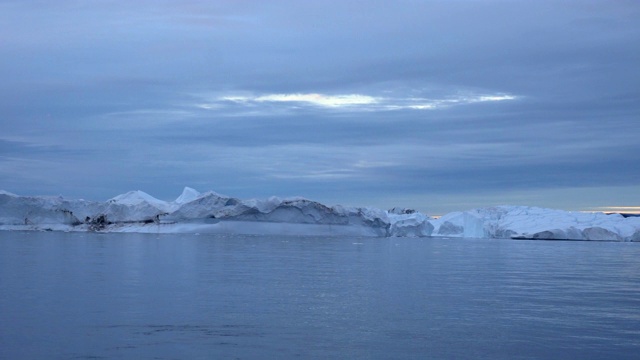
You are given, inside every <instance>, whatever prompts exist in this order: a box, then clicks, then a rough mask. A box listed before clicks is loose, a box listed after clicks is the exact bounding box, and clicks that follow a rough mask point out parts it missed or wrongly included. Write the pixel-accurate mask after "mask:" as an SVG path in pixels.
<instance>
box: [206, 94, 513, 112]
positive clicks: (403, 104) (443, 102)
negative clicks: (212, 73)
mask: <svg viewBox="0 0 640 360" xmlns="http://www.w3.org/2000/svg"><path fill="white" fill-rule="evenodd" d="M515 99H517V97H516V96H514V95H509V94H502V93H498V94H464V95H454V96H448V97H444V98H427V97H389V96H387V97H380V96H371V95H364V94H343V95H328V94H320V93H290V94H283V93H280V94H260V95H226V96H220V97H216V98H214V100H213V101H212V102H211V103H207V104H198V107H200V108H202V109H211V110H214V109H220V108H223V107H224V106H225V104H226V105H227V106H229V105H230V104H229V103H232V104H233V105H235V106H240V107H253V108H255V107H259V106H260V104H267V103H269V104H272V105H279V107H281V108H284V109H287V108H293V107H295V108H300V107H304V106H313V107H316V108H330V109H345V110H349V111H394V110H436V109H443V108H447V107H452V106H459V105H466V104H474V103H484V102H497V101H507V100H515Z"/></svg>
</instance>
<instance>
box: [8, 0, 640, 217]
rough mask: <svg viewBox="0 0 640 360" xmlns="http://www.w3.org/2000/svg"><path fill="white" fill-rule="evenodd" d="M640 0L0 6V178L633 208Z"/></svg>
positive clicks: (83, 185)
mask: <svg viewBox="0 0 640 360" xmlns="http://www.w3.org/2000/svg"><path fill="white" fill-rule="evenodd" d="M638 19H640V2H638V1H635V0H628V1H625V0H606V1H605V0H602V1H590V0H580V1H545V0H535V1H534V0H531V1H515V0H512V1H509V0H451V1H444V0H437V1H436V0H423V1H419V0H399V1H370V0H369V1H353V0H340V1H332V0H328V1H325V0H323V1H299V0H295V1H294V0H283V1H277V0H274V1H264V0H259V1H258V0H256V1H243V0H233V1H226V0H217V1H196V0H181V1H158V0H153V1H151V0H139V1H101V0H96V1H81V0H56V1H48V0H46V1H36V0H15V1H14V0H8V1H7V0H0V34H2V35H1V36H0V79H2V81H0V189H4V190H6V191H10V192H13V193H16V194H20V195H44V194H46V195H63V196H65V197H69V198H84V199H91V200H99V201H104V200H107V199H109V198H111V197H113V196H116V195H118V194H121V193H124V192H127V191H130V190H143V191H145V192H147V193H149V194H151V195H153V196H155V197H157V198H160V199H164V200H172V199H175V198H176V197H177V196H178V195H180V193H181V191H182V189H183V187H184V186H190V187H192V188H195V189H197V190H199V191H207V190H214V191H216V192H218V193H223V194H227V195H230V196H234V197H238V198H242V199H247V198H266V197H269V196H272V195H276V196H282V197H287V196H303V197H306V198H309V199H312V200H317V201H320V202H323V203H325V204H328V205H333V204H343V205H350V206H373V207H378V208H383V209H385V208H390V207H393V206H400V207H410V208H415V209H418V210H421V211H424V212H426V213H429V214H443V213H446V212H449V211H454V210H466V209H471V208H475V207H484V206H493V205H499V204H514V205H531V206H543V207H550V208H558V209H565V210H596V209H604V208H606V207H612V206H617V207H622V206H625V207H634V206H640V22H639V21H638Z"/></svg>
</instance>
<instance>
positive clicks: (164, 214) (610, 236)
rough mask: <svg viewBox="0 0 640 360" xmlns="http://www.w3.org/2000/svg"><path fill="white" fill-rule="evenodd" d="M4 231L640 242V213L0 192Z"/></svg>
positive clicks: (209, 195)
mask: <svg viewBox="0 0 640 360" xmlns="http://www.w3.org/2000/svg"><path fill="white" fill-rule="evenodd" d="M0 229H2V230H46V229H51V230H64V231H110V232H161V233H181V232H202V233H237V234H283V235H284V234H291V235H355V236H376V237H384V236H412V237H424V236H440V237H472V238H522V239H572V240H613V241H640V218H637V217H636V218H634V217H630V218H624V217H623V216H621V215H606V214H603V213H582V212H567V211H561V210H551V209H542V208H535V207H525V206H497V207H490V208H481V209H474V210H469V211H464V212H453V213H450V214H447V215H444V216H442V217H441V218H439V219H433V218H430V217H428V216H426V215H424V214H422V213H419V212H416V211H413V210H410V209H398V208H393V209H391V210H389V211H383V210H378V209H372V208H352V207H343V206H331V207H329V206H325V205H323V204H321V203H318V202H315V201H311V200H307V199H304V198H286V199H281V198H278V197H271V198H268V199H265V200H255V199H252V200H241V199H237V198H232V197H229V196H225V195H221V194H217V193H215V192H213V191H209V192H205V193H199V192H198V191H196V190H194V189H191V188H185V189H184V191H183V192H182V194H181V195H180V196H179V197H178V198H177V199H176V200H174V201H171V202H167V201H162V200H158V199H156V198H154V197H152V196H151V195H149V194H146V193H144V192H142V191H131V192H128V193H126V194H122V195H118V196H116V197H114V198H112V199H110V200H108V201H106V202H104V203H102V202H93V201H85V200H69V199H65V198H62V197H43V196H38V197H36V196H18V195H15V194H11V193H8V192H6V191H0Z"/></svg>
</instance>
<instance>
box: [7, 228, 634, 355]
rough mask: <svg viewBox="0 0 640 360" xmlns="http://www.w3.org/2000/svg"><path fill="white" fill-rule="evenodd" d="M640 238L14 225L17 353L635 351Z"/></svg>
mask: <svg viewBox="0 0 640 360" xmlns="http://www.w3.org/2000/svg"><path fill="white" fill-rule="evenodd" d="M638 354H640V244H637V243H603V242H561V241H558V242H555V241H513V240H479V239H428V238H424V239H409V238H389V239H370V238H328V237H276V236H268V237H261V236H226V237H225V236H220V235H216V236H207V235H185V234H180V235H150V234H95V233H52V232H47V233H41V232H0V358H1V359H43V358H57V359H133V358H136V359H210V358H239V359H255V358H261V359H276V358H278V359H283V358H302V359H309V358H317V359H320V358H322V359H326V358H343V359H426V358H429V359H452V358H456V359H539V358H545V359H566V358H575V359H612V358H615V359H632V358H637V357H638Z"/></svg>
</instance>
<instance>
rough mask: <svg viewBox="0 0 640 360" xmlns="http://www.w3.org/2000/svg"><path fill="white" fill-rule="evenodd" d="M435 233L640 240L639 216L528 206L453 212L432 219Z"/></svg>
mask: <svg viewBox="0 0 640 360" xmlns="http://www.w3.org/2000/svg"><path fill="white" fill-rule="evenodd" d="M433 225H434V231H433V235H435V236H453V237H484V238H517V239H540V240H609V241H640V218H639V217H629V218H625V217H623V216H622V215H619V214H611V215H607V214H604V213H588V212H574V211H562V210H553V209H544V208H538V207H529V206H496V207H489V208H481V209H474V210H469V211H464V212H454V213H450V214H447V215H445V216H443V217H441V218H440V219H438V220H435V221H433Z"/></svg>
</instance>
